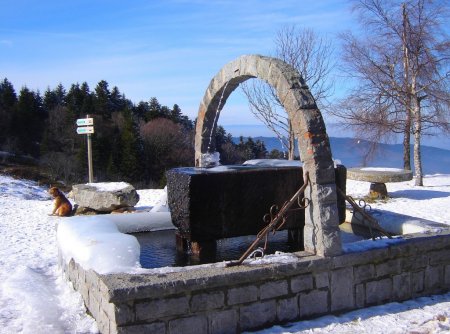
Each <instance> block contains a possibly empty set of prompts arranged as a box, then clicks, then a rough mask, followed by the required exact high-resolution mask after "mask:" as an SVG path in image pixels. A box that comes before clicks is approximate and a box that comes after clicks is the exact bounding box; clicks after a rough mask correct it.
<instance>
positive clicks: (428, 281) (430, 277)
mask: <svg viewBox="0 0 450 334" xmlns="http://www.w3.org/2000/svg"><path fill="white" fill-rule="evenodd" d="M443 281H444V268H443V267H442V266H429V267H427V269H426V270H425V290H426V292H427V293H431V292H437V291H439V289H441V288H442V286H443V284H442V283H443Z"/></svg>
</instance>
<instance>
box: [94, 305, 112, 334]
mask: <svg viewBox="0 0 450 334" xmlns="http://www.w3.org/2000/svg"><path fill="white" fill-rule="evenodd" d="M95 320H96V321H97V325H98V329H99V330H100V332H101V333H109V323H110V319H109V318H108V316H107V314H106V313H105V312H104V311H103V310H100V312H99V314H98V318H95Z"/></svg>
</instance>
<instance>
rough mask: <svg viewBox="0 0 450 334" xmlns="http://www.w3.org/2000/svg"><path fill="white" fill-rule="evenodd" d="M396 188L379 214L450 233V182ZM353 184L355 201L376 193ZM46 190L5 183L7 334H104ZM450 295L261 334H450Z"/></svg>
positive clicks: (1, 249)
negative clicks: (61, 253)
mask: <svg viewBox="0 0 450 334" xmlns="http://www.w3.org/2000/svg"><path fill="white" fill-rule="evenodd" d="M424 183H425V186H424V187H414V186H413V184H414V183H413V181H408V182H400V183H392V184H388V185H387V186H388V191H389V193H390V195H391V196H392V199H391V200H389V201H388V202H387V203H381V202H380V203H376V204H372V207H373V208H375V209H381V210H386V211H392V212H397V213H401V214H407V215H410V216H414V217H418V218H422V219H427V220H432V221H435V222H440V223H445V224H448V225H450V210H449V209H448V208H449V207H450V175H433V176H427V177H426V178H425V180H424ZM368 187H369V185H368V183H367V182H358V181H351V180H348V182H347V193H348V194H350V195H352V196H354V197H358V196H361V195H365V194H366V193H367V192H368ZM139 195H140V197H141V200H140V201H139V203H138V206H139V207H141V208H142V207H145V208H149V207H153V206H156V205H158V201H159V199H160V196H161V190H142V191H139ZM50 211H51V200H50V198H49V197H48V195H47V193H46V189H44V188H42V187H40V186H38V185H37V184H36V183H34V182H30V181H25V180H15V179H13V178H11V177H8V176H4V175H0V235H1V243H0V333H5V334H6V333H96V332H98V329H97V325H96V323H95V321H94V320H93V319H92V318H91V317H90V316H89V315H87V314H86V309H85V307H84V305H83V302H82V300H81V297H80V295H79V294H78V293H77V292H75V291H73V290H72V288H71V286H70V284H69V283H67V282H66V281H65V280H64V279H63V278H62V275H61V271H60V270H59V268H58V265H57V243H56V233H55V225H56V223H57V222H58V221H61V220H63V219H66V218H57V217H50V216H48V213H49V212H50ZM449 318H450V293H447V294H443V295H438V296H432V297H426V298H419V299H416V300H412V301H407V302H404V303H391V304H387V305H381V306H376V307H371V308H366V309H362V310H357V311H353V312H349V313H346V314H343V315H340V316H326V317H322V318H318V319H314V320H309V321H301V322H297V323H293V324H290V325H286V326H283V327H280V326H274V327H272V328H270V329H266V330H264V331H261V332H260V333H383V334H387V333H450V323H449Z"/></svg>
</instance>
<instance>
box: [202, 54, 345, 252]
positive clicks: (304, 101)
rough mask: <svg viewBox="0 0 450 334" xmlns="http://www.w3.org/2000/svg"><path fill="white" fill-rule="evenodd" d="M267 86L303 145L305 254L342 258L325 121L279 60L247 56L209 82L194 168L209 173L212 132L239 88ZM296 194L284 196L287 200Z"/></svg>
mask: <svg viewBox="0 0 450 334" xmlns="http://www.w3.org/2000/svg"><path fill="white" fill-rule="evenodd" d="M250 78H259V79H262V80H265V81H266V82H267V83H269V84H270V85H271V86H272V87H274V88H275V90H276V92H277V96H278V98H279V100H280V101H281V103H282V105H283V106H284V108H285V110H286V112H287V113H288V116H289V118H290V120H291V121H292V125H293V128H294V132H295V135H296V137H297V139H298V143H299V151H300V158H301V160H302V162H303V171H304V173H306V172H308V173H309V179H310V186H309V187H308V188H307V190H306V192H305V197H307V198H309V199H310V205H309V206H308V208H307V209H306V212H305V228H304V242H305V244H304V246H305V250H306V251H309V252H312V253H315V254H317V255H321V256H333V255H338V254H340V253H341V252H342V247H341V240H340V234H339V219H338V209H337V192H336V184H335V171H334V163H333V160H332V156H331V149H330V142H329V138H328V135H327V133H326V129H325V124H324V121H323V118H322V115H321V113H320V111H319V109H318V108H317V105H316V102H315V100H314V98H313V96H312V95H311V92H310V91H309V88H308V86H307V85H306V83H305V82H304V80H303V78H302V77H301V76H300V74H299V73H298V71H297V70H296V69H295V68H293V67H292V66H290V65H288V64H286V63H285V62H283V61H281V60H280V59H276V58H270V57H264V56H259V55H244V56H241V57H239V58H237V59H235V60H234V61H232V62H230V63H228V64H226V65H225V66H224V67H223V68H222V69H221V70H220V71H219V72H218V73H217V74H216V76H215V77H214V78H213V79H212V80H211V82H210V84H209V86H208V88H207V90H206V92H205V95H204V97H203V100H202V102H201V104H200V107H199V112H198V117H197V127H196V134H195V164H196V166H197V167H207V166H206V165H205V159H204V156H205V154H206V153H213V152H214V151H215V143H214V132H215V130H216V127H217V120H218V118H219V113H220V111H221V110H222V108H223V106H224V105H225V103H226V100H227V98H228V97H229V96H230V94H231V93H232V92H233V91H234V90H235V89H236V88H237V87H238V86H239V84H240V83H242V82H244V81H246V80H248V79H250ZM290 195H292V194H286V197H289V196H290Z"/></svg>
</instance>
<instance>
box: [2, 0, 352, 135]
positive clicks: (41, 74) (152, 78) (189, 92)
mask: <svg viewBox="0 0 450 334" xmlns="http://www.w3.org/2000/svg"><path fill="white" fill-rule="evenodd" d="M1 2H2V3H1V8H2V10H1V11H0V78H4V77H6V78H8V80H10V81H11V82H12V83H13V85H14V87H15V88H16V91H18V90H20V88H21V87H22V86H24V85H26V86H27V87H28V88H30V89H33V90H40V91H41V92H44V91H45V90H46V89H47V87H50V88H54V87H55V86H56V85H58V84H59V83H62V84H63V85H64V86H65V87H66V89H68V88H69V87H70V85H71V84H72V83H77V82H79V83H81V82H84V81H86V82H87V83H88V84H89V86H90V87H91V89H93V88H94V87H95V85H96V84H97V83H98V82H99V81H100V80H106V81H107V82H108V83H109V84H110V87H111V88H112V87H113V86H117V87H118V88H119V89H120V90H121V92H122V93H124V94H125V95H126V97H127V98H129V99H131V100H132V101H133V102H135V103H136V102H139V101H142V100H144V101H148V100H149V99H150V98H151V97H157V98H158V100H159V101H160V103H161V104H163V105H167V106H169V107H171V106H173V104H175V103H177V104H178V105H179V106H180V107H181V109H182V111H183V112H184V113H185V114H187V115H188V116H189V117H191V118H195V117H196V115H197V111H198V106H199V103H200V100H201V99H202V97H203V94H204V92H205V89H206V87H207V86H208V84H209V81H210V80H211V78H212V77H213V76H214V75H215V74H216V73H217V72H218V71H219V70H220V68H221V67H222V66H223V65H224V64H226V63H227V62H229V61H231V60H233V59H235V58H237V57H238V56H240V55H242V54H263V55H271V54H272V53H273V45H274V43H273V40H274V38H275V35H276V32H277V31H278V30H279V29H280V28H281V27H282V26H283V25H287V24H296V25H298V26H299V27H308V28H313V29H314V30H315V31H316V32H318V33H320V34H323V35H325V36H327V37H328V38H330V39H335V37H336V34H337V33H338V32H340V31H342V30H344V29H348V28H351V26H352V24H353V23H354V17H353V16H352V15H351V12H350V8H349V4H348V2H347V1H343V0H327V1H299V0H295V1H294V0H284V1H267V0H249V1H233V0H217V1H215V0H209V1H208V0H205V1H204V0H189V1H188V0H165V1H163V0H160V1H143V0H133V1H123V0H120V1H116V0H113V1H92V0H91V1H87V0H81V1H60V0H59V1H45V0H43V1H31V0H30V1H24V0H15V1H1ZM241 95H242V93H239V92H238V91H236V92H235V93H234V94H232V95H231V97H230V98H229V100H228V102H227V104H226V106H225V108H224V110H223V112H222V114H221V117H220V119H219V123H220V124H223V125H225V126H226V127H228V126H230V127H229V129H230V130H229V131H231V129H234V130H233V132H236V133H233V134H234V135H240V134H244V135H256V133H254V132H253V130H254V129H258V128H259V129H260V130H261V126H260V127H258V126H253V127H249V128H247V129H248V131H250V133H238V132H239V131H241V130H239V129H240V127H239V125H240V124H246V125H247V124H252V125H257V124H259V123H258V121H257V120H256V119H254V117H253V116H252V115H251V114H250V112H249V111H248V107H247V104H246V102H245V100H244V98H242V96H241ZM260 130H258V131H260Z"/></svg>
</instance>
